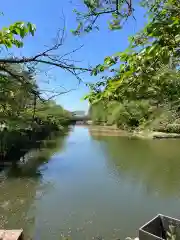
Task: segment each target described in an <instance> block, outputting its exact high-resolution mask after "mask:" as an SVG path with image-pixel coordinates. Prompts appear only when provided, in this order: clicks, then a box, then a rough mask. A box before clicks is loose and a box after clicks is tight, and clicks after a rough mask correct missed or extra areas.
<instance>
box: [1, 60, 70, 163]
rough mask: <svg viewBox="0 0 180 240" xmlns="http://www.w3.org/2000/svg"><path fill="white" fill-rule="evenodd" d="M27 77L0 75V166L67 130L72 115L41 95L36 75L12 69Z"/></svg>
mask: <svg viewBox="0 0 180 240" xmlns="http://www.w3.org/2000/svg"><path fill="white" fill-rule="evenodd" d="M11 67H12V68H14V69H15V70H18V72H21V74H22V75H23V76H24V78H23V81H21V82H19V81H16V79H14V78H13V77H12V76H10V75H3V74H2V75H1V74H0V95H1V97H0V164H1V165H3V164H4V163H9V162H13V161H15V160H18V159H19V158H20V157H21V156H23V155H24V154H25V153H27V152H28V151H29V150H30V149H31V148H34V147H38V146H40V144H41V141H42V140H44V139H46V138H48V137H49V136H50V135H51V133H53V132H56V131H60V132H62V134H63V133H64V131H66V129H67V126H68V124H69V121H70V117H71V113H70V112H68V111H66V110H64V109H63V108H62V107H61V106H60V105H57V104H56V103H55V102H54V101H52V100H47V99H44V98H42V97H41V96H40V92H39V89H38V86H37V84H36V80H35V76H34V75H33V74H30V73H29V71H27V70H24V69H23V68H22V66H21V65H17V64H12V66H11Z"/></svg>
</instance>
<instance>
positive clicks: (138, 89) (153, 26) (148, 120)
mask: <svg viewBox="0 0 180 240" xmlns="http://www.w3.org/2000/svg"><path fill="white" fill-rule="evenodd" d="M146 7H148V6H147V5H146ZM148 13H149V18H150V21H149V23H148V24H147V25H146V26H145V28H144V29H143V30H142V31H140V32H139V33H137V34H136V35H135V36H133V37H131V38H130V44H129V48H128V49H126V50H125V51H124V52H120V53H117V54H115V55H114V56H111V57H106V58H105V60H104V63H103V64H100V65H98V66H97V67H96V68H95V69H94V70H93V74H94V75H97V74H98V73H100V72H104V71H105V70H110V71H111V72H114V75H113V77H103V79H102V80H101V81H99V82H98V83H96V84H93V85H90V94H89V95H88V96H86V99H88V100H89V102H90V103H91V105H92V106H91V113H92V114H91V116H92V119H93V120H94V121H96V122H99V121H101V122H104V123H108V124H116V125H118V126H120V127H128V128H132V127H144V126H147V125H149V124H151V125H153V128H155V129H158V128H161V130H162V129H163V128H165V130H167V129H170V130H169V131H171V132H172V131H174V130H172V129H171V128H167V124H172V123H174V121H175V120H176V123H177V122H178V118H179V99H180V81H179V80H180V72H179V57H180V15H179V13H180V2H179V1H178V0H158V1H153V4H150V3H149V11H148ZM118 63H120V67H119V68H118V69H116V68H115V69H113V66H115V67H116V66H117V64H118ZM115 64H116V65H115ZM157 119H159V123H158V121H157ZM154 122H156V124H155V125H156V126H154ZM162 125H163V126H162ZM176 128H177V125H176ZM179 129H180V128H179ZM175 130H177V129H175ZM178 131H179V130H178Z"/></svg>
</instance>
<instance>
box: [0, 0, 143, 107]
mask: <svg viewBox="0 0 180 240" xmlns="http://www.w3.org/2000/svg"><path fill="white" fill-rule="evenodd" d="M74 8H77V9H79V10H81V9H82V0H72V1H71V2H70V1H69V0H51V1H49V0H31V1H24V0H16V1H14V0H11V1H2V3H1V9H0V11H2V12H3V13H4V16H1V23H0V27H2V26H7V25H9V24H10V23H13V22H15V21H30V22H32V23H34V24H35V25H36V27H37V31H36V34H35V36H34V37H28V38H27V39H26V40H25V45H24V47H23V49H21V50H20V51H19V50H17V49H15V50H13V54H21V55H25V56H31V55H33V54H36V53H37V52H39V51H41V50H43V49H44V46H45V45H50V44H51V42H52V39H53V37H55V35H56V32H57V30H58V28H59V27H62V12H63V14H64V16H65V20H66V39H65V43H64V45H63V46H62V48H61V49H59V54H64V53H66V52H70V51H72V50H73V49H75V48H77V47H80V46H81V45H84V46H83V48H81V49H80V50H79V51H77V52H76V53H75V54H74V55H72V57H73V59H75V60H78V61H80V62H77V65H79V66H83V67H86V66H88V65H89V64H90V65H92V66H94V65H97V64H99V63H101V62H103V59H104V58H105V57H106V56H110V55H112V54H114V53H116V52H119V51H123V50H124V49H125V48H126V47H127V46H128V36H130V35H133V34H134V33H135V32H137V31H138V30H140V29H141V28H142V27H143V26H144V24H145V18H144V10H143V9H142V8H140V7H138V5H136V6H135V9H136V11H135V18H136V21H135V20H134V19H130V20H129V21H128V23H127V24H125V25H124V28H123V30H121V31H113V32H112V31H110V30H108V27H107V21H108V19H109V18H108V17H107V16H106V17H102V18H101V19H100V20H99V22H98V24H99V26H100V31H99V32H98V31H96V32H92V33H90V34H87V35H84V36H81V37H74V36H73V35H72V34H71V32H70V30H71V29H75V27H76V26H77V25H76V20H75V14H74V13H73V12H72V11H73V9H74ZM47 73H48V74H47V75H48V76H45V74H43V73H41V74H39V76H38V81H39V84H40V86H41V88H43V89H53V90H56V91H60V90H62V91H64V90H63V89H61V87H60V86H63V87H65V88H66V89H74V88H78V89H77V90H75V91H72V92H70V93H68V94H66V95H61V96H59V97H57V98H56V99H55V100H56V102H57V103H59V104H61V105H62V106H64V108H66V109H68V110H71V111H75V110H86V111H87V109H88V103H87V101H82V100H81V99H82V97H83V96H84V95H85V94H86V93H88V88H87V87H86V86H85V85H84V84H81V85H80V86H78V82H77V80H76V79H75V78H74V77H73V76H72V75H71V74H69V73H67V72H64V71H62V70H61V69H59V68H53V69H51V70H49V71H48V72H47ZM83 80H84V81H85V82H93V81H95V80H97V78H96V79H95V78H93V77H91V76H90V75H89V74H84V76H83Z"/></svg>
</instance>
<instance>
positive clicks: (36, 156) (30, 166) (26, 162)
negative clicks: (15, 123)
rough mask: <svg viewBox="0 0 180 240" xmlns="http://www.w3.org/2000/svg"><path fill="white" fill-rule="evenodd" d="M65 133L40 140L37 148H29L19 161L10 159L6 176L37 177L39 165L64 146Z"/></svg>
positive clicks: (39, 174) (39, 170)
mask: <svg viewBox="0 0 180 240" xmlns="http://www.w3.org/2000/svg"><path fill="white" fill-rule="evenodd" d="M65 137H66V134H64V135H63V136H62V134H61V135H60V134H57V133H56V134H53V135H51V136H50V137H49V138H48V139H46V140H43V141H41V144H40V146H39V147H38V148H33V149H31V150H30V151H29V152H28V153H26V154H25V155H24V156H22V157H21V158H20V159H19V161H17V159H12V165H11V166H10V167H9V168H8V169H7V171H6V176H7V177H8V178H19V177H20V178H39V177H41V169H40V167H41V166H42V165H43V164H45V163H47V162H48V161H49V160H50V159H51V156H52V155H53V154H54V153H55V152H57V151H59V150H61V149H62V148H63V147H64V141H65Z"/></svg>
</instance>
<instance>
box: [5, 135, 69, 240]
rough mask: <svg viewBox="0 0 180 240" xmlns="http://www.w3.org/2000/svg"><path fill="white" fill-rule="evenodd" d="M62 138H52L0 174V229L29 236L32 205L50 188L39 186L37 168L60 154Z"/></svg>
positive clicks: (32, 217)
mask: <svg viewBox="0 0 180 240" xmlns="http://www.w3.org/2000/svg"><path fill="white" fill-rule="evenodd" d="M65 138H66V136H59V135H56V136H53V137H51V139H48V140H44V141H43V143H42V144H41V148H40V149H39V148H38V149H33V150H31V151H30V152H29V153H28V154H26V155H25V156H24V158H23V161H24V162H23V161H22V159H21V161H19V163H18V162H17V161H13V165H12V166H11V167H9V168H6V169H5V170H4V171H2V172H1V173H0V174H1V175H0V229H3V228H6V229H8V228H10V229H13V228H15V229H17V228H23V229H24V231H25V236H26V237H29V236H30V235H31V234H32V232H33V231H34V230H33V228H34V226H35V221H36V219H35V218H34V216H35V215H34V214H33V211H36V210H35V209H34V210H33V202H34V201H35V200H36V199H38V198H40V197H41V196H43V193H44V191H46V189H47V188H49V184H50V183H48V182H47V183H43V184H41V178H42V169H41V168H42V167H43V165H45V164H46V163H47V162H48V161H49V160H50V159H51V157H52V156H53V155H54V154H55V153H56V152H57V151H61V149H62V148H63V147H64V142H65ZM29 209H31V211H30V213H31V214H29ZM30 232H31V234H30Z"/></svg>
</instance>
